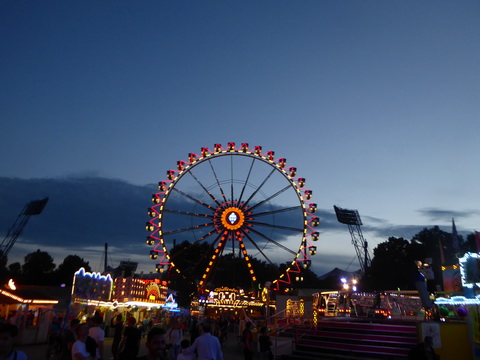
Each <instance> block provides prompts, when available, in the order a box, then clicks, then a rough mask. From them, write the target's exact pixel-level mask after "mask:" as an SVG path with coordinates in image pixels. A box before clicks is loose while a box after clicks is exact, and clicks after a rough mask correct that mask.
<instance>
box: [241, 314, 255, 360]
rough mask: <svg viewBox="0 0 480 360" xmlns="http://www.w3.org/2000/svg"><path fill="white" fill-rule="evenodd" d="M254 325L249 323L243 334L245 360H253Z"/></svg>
mask: <svg viewBox="0 0 480 360" xmlns="http://www.w3.org/2000/svg"><path fill="white" fill-rule="evenodd" d="M251 329H252V323H251V322H250V321H249V322H247V323H246V324H245V330H243V334H242V344H243V355H244V359H245V360H253V334H252V330H251Z"/></svg>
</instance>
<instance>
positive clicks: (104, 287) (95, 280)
mask: <svg viewBox="0 0 480 360" xmlns="http://www.w3.org/2000/svg"><path fill="white" fill-rule="evenodd" d="M167 289H168V288H167V285H166V282H164V281H160V280H159V279H142V278H136V277H134V276H128V277H117V278H116V279H115V280H113V279H112V277H111V276H110V275H101V274H100V273H90V272H86V271H85V269H83V268H81V269H80V270H78V271H77V272H76V273H75V279H74V284H73V288H72V304H73V307H74V312H75V314H74V316H75V317H83V318H86V317H88V316H92V315H93V314H94V313H95V312H97V311H98V312H100V313H102V314H104V321H105V323H106V324H110V321H111V319H112V318H113V317H114V315H115V314H127V313H128V314H129V315H133V316H134V317H135V318H136V319H137V321H138V322H141V321H144V320H150V319H151V318H152V316H153V317H155V316H156V315H157V314H156V313H157V312H158V311H161V310H163V309H166V310H167V311H171V309H173V308H174V307H175V308H176V306H174V305H173V304H174V303H175V302H174V300H173V297H171V298H170V300H169V301H168V302H167V301H166V300H167ZM175 305H176V304H175ZM154 313H155V314H154Z"/></svg>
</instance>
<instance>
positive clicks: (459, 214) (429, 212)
mask: <svg viewBox="0 0 480 360" xmlns="http://www.w3.org/2000/svg"><path fill="white" fill-rule="evenodd" d="M418 212H419V213H420V214H422V215H423V216H425V217H427V218H429V219H431V220H433V221H442V222H445V219H448V220H450V219H452V218H468V217H472V216H478V215H479V214H480V211H478V210H466V211H454V210H445V209H435V208H425V209H420V210H418Z"/></svg>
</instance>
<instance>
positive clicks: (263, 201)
mask: <svg viewBox="0 0 480 360" xmlns="http://www.w3.org/2000/svg"><path fill="white" fill-rule="evenodd" d="M290 187H291V185H290V184H288V185H287V186H285V187H284V188H283V189H281V190H279V191H277V192H276V193H275V194H273V195H271V196H269V197H268V198H266V199H265V200H262V201H260V202H259V203H258V204H256V205H254V206H252V207H251V208H250V211H252V210H253V209H255V208H257V207H259V206H262V205H263V204H265V203H266V202H269V201H270V200H272V199H274V198H276V197H277V196H278V195H280V194H283V193H284V192H285V191H287V190H288V189H290Z"/></svg>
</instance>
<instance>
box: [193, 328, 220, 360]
mask: <svg viewBox="0 0 480 360" xmlns="http://www.w3.org/2000/svg"><path fill="white" fill-rule="evenodd" d="M202 330H203V335H201V336H199V337H197V338H196V339H195V341H194V342H193V344H192V346H190V347H189V348H188V349H186V351H185V352H186V353H188V354H193V353H194V352H195V351H196V352H197V360H223V353H222V347H221V346H220V340H218V338H217V337H216V336H213V335H212V334H210V331H212V325H211V323H210V322H209V321H205V322H204V323H203V325H202Z"/></svg>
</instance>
